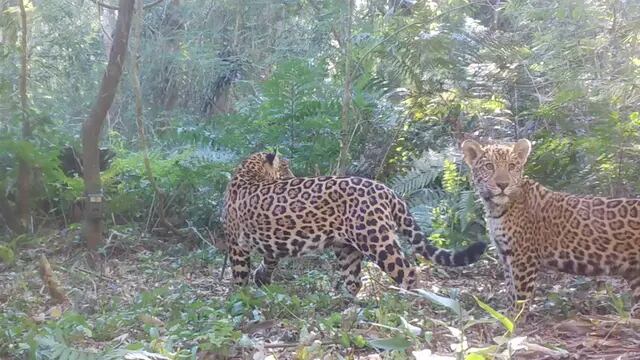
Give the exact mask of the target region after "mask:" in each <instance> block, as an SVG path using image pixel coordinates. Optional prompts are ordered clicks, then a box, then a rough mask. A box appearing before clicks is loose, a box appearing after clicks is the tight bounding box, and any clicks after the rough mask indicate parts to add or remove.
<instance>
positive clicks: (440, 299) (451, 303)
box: [415, 289, 462, 316]
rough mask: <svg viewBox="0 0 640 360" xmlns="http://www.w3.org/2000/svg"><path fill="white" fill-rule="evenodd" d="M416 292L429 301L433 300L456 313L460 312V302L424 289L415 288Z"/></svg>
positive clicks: (459, 313)
mask: <svg viewBox="0 0 640 360" xmlns="http://www.w3.org/2000/svg"><path fill="white" fill-rule="evenodd" d="M415 291H416V292H417V293H418V294H420V296H422V297H424V298H426V299H429V300H430V301H431V302H434V303H436V304H438V305H442V306H444V307H446V308H448V309H450V310H451V311H453V312H454V313H455V314H456V315H458V316H459V315H461V314H462V307H461V306H460V302H458V301H456V300H454V299H451V298H448V297H444V296H440V295H438V294H435V293H432V292H431V291H427V290H424V289H416V290H415Z"/></svg>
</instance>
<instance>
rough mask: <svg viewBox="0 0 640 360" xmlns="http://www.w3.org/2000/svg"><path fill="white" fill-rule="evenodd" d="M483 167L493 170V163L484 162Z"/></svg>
mask: <svg viewBox="0 0 640 360" xmlns="http://www.w3.org/2000/svg"><path fill="white" fill-rule="evenodd" d="M484 168H485V169H487V170H489V171H493V169H494V167H493V164H491V163H488V164H485V165H484Z"/></svg>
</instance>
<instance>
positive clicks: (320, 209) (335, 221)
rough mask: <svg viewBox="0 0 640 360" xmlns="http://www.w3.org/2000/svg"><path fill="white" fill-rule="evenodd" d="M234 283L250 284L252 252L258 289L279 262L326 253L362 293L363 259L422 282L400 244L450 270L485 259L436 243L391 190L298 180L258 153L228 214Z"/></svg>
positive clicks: (234, 188)
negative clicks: (258, 259)
mask: <svg viewBox="0 0 640 360" xmlns="http://www.w3.org/2000/svg"><path fill="white" fill-rule="evenodd" d="M222 221H223V224H224V231H225V236H226V238H227V244H228V247H229V255H230V258H231V264H232V273H233V279H234V283H235V284H237V285H245V284H246V283H247V281H248V279H249V275H250V254H251V251H252V250H257V251H259V252H260V253H261V254H262V255H263V261H262V263H261V264H260V265H259V267H258V268H257V269H256V270H255V273H254V280H255V282H256V283H257V284H267V283H269V282H270V281H271V275H272V273H273V271H274V269H275V268H276V266H277V264H278V261H279V259H281V258H283V257H285V256H293V257H295V256H301V255H305V254H308V253H311V252H315V251H320V250H323V249H332V250H334V251H335V253H336V256H337V258H338V262H339V265H340V273H341V278H340V281H339V284H342V285H344V286H345V288H346V290H347V291H348V292H349V293H350V294H352V295H355V294H357V293H358V291H359V290H360V288H361V286H362V283H361V281H360V271H361V261H362V260H363V258H364V257H368V258H370V259H372V260H374V261H375V262H376V263H377V264H378V266H380V268H382V269H383V270H384V271H385V272H386V273H387V274H389V275H390V276H391V277H392V278H393V279H394V280H395V282H396V283H397V284H399V286H400V287H402V288H405V289H409V288H412V287H413V286H414V285H415V284H416V277H417V274H416V270H415V268H413V267H411V266H410V264H409V261H408V260H407V259H406V258H405V256H404V255H403V253H402V251H401V249H400V246H399V243H398V238H399V236H400V235H402V236H406V237H408V238H409V239H410V242H411V245H412V249H413V250H414V253H417V254H420V255H421V256H423V257H425V258H426V259H430V260H432V261H433V262H435V263H437V264H440V265H444V266H462V265H468V264H471V263H473V262H475V261H477V260H478V259H479V257H480V256H481V255H482V253H484V250H485V247H486V244H485V243H483V242H476V243H473V244H472V245H470V246H469V247H468V248H466V249H464V250H460V251H455V252H454V251H450V250H445V249H440V248H437V247H435V246H433V245H432V244H430V243H429V242H428V241H427V239H426V237H425V234H424V233H423V232H422V231H421V230H420V228H419V227H418V224H417V223H416V221H415V219H414V218H413V217H412V216H411V214H410V213H409V210H408V208H407V205H406V204H405V202H404V201H402V200H401V199H400V198H399V197H398V196H397V195H396V194H395V193H394V192H393V191H392V190H391V189H389V188H388V187H386V186H385V185H383V184H381V183H378V182H376V181H372V180H369V179H364V178H360V177H336V176H321V177H294V176H293V174H292V172H291V170H290V169H289V165H288V160H287V159H286V158H283V157H280V156H279V155H277V154H275V153H266V152H261V153H255V154H253V155H251V156H249V157H248V158H247V159H246V160H244V161H243V162H242V163H241V164H240V165H239V166H238V167H237V168H236V170H235V172H234V175H233V177H232V179H231V181H230V183H229V185H228V187H227V190H226V194H225V200H224V207H223V213H222Z"/></svg>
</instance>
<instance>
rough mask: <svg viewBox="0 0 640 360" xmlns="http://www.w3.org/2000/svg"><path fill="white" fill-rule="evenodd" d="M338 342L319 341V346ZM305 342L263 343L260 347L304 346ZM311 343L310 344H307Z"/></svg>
mask: <svg viewBox="0 0 640 360" xmlns="http://www.w3.org/2000/svg"><path fill="white" fill-rule="evenodd" d="M337 344H338V342H336V341H324V342H320V345H321V346H327V345H337ZM304 345H307V344H304V343H282V344H264V345H263V346H262V347H263V348H265V349H273V348H292V347H298V346H304ZM308 345H311V344H308Z"/></svg>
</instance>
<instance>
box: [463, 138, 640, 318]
mask: <svg viewBox="0 0 640 360" xmlns="http://www.w3.org/2000/svg"><path fill="white" fill-rule="evenodd" d="M530 151H531V143H530V142H529V141H528V140H526V139H521V140H518V141H517V142H516V143H514V144H510V145H495V144H494V145H486V146H483V145H481V144H480V143H478V142H476V141H474V140H467V141H465V142H464V143H463V144H462V152H463V156H464V161H465V162H466V163H467V165H468V166H469V167H470V169H471V177H472V183H473V186H474V188H475V190H476V192H477V194H478V195H479V197H480V198H481V199H482V202H483V204H484V209H485V216H486V221H487V228H488V231H489V236H490V238H491V239H492V241H493V242H494V243H495V246H496V248H497V251H498V254H499V258H500V260H501V261H502V263H503V265H504V266H503V267H504V274H505V279H506V283H507V289H508V290H509V297H510V301H511V310H512V312H515V311H516V310H517V308H516V306H515V305H516V301H517V300H525V301H526V303H525V307H524V308H523V309H522V310H523V311H524V312H525V313H526V311H527V310H528V308H529V305H530V302H531V301H530V300H531V299H532V296H533V294H534V289H535V280H536V275H537V274H538V271H539V270H540V269H541V268H551V269H555V270H558V271H561V272H565V273H571V274H578V275H590V276H591V275H616V276H621V277H623V278H624V279H626V280H627V282H628V283H629V285H630V287H631V289H632V293H633V299H634V302H635V305H634V306H633V307H632V309H631V315H632V316H633V317H634V318H640V199H629V198H607V197H592V196H576V195H572V194H567V193H562V192H556V191H552V190H549V189H547V188H545V187H544V186H542V185H541V184H540V183H538V182H536V181H534V180H532V179H529V178H527V177H526V176H524V175H523V170H524V166H525V163H526V162H527V159H528V157H529V153H530Z"/></svg>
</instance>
